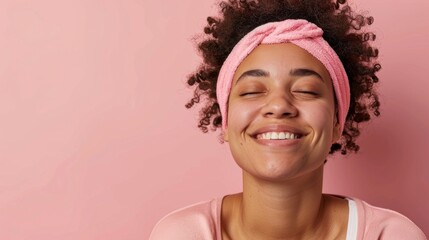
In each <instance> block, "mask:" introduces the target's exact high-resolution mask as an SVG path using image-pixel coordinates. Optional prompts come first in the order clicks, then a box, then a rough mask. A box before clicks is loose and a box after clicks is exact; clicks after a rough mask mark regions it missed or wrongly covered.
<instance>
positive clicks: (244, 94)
mask: <svg viewBox="0 0 429 240" xmlns="http://www.w3.org/2000/svg"><path fill="white" fill-rule="evenodd" d="M259 93H261V92H245V93H241V94H240V97H243V96H246V95H252V94H259Z"/></svg>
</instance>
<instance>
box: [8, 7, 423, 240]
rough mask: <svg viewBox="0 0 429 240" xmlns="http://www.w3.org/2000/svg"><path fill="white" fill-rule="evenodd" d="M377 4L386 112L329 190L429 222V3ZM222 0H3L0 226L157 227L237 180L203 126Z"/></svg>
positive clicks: (17, 231)
mask: <svg viewBox="0 0 429 240" xmlns="http://www.w3.org/2000/svg"><path fill="white" fill-rule="evenodd" d="M354 5H357V6H358V7H359V8H360V9H370V13H371V14H372V15H374V16H375V20H376V21H375V24H374V30H375V31H376V32H377V40H378V46H379V48H380V51H381V61H382V66H383V70H382V71H381V73H380V75H379V76H380V79H381V81H382V84H381V88H380V92H381V100H382V103H383V105H382V116H381V117H380V118H379V119H377V120H375V121H373V122H372V124H370V125H368V127H367V128H366V131H365V132H364V134H363V135H362V137H361V139H360V143H361V147H362V151H361V152H360V153H359V154H358V155H351V156H350V157H348V158H346V159H334V160H331V161H329V162H328V164H327V166H326V169H327V170H326V184H325V191H326V192H330V193H338V194H345V195H350V196H355V197H359V198H363V199H365V200H367V201H368V202H370V203H372V204H374V205H378V206H382V207H387V208H392V209H395V210H397V211H399V212H401V213H403V214H405V215H407V216H409V217H410V218H411V219H413V220H414V221H415V222H416V223H417V224H418V225H419V226H420V227H421V228H422V229H423V231H424V232H425V233H426V234H428V233H429V221H428V217H427V215H428V213H429V205H428V202H429V177H428V170H429V161H428V156H429V143H428V142H429V141H428V135H429V126H428V123H429V107H428V104H427V102H428V101H429V94H428V89H429V81H428V80H427V79H428V77H427V75H428V73H427V71H428V69H429V66H428V60H427V57H428V56H429V44H428V43H429V31H427V30H428V29H429V14H427V9H429V2H428V1H426V0H416V1H413V3H412V4H411V3H409V2H406V1H403V2H397V3H395V4H393V3H392V1H389V0H379V1H369V0H360V1H356V2H355V3H354ZM214 13H216V10H215V8H214V1H197V0H182V1H172V0H171V1H156V0H127V1H113V0H104V1H101V0H99V1H96V0H63V1H57V0H39V1H24V0H0V239H8V240H18V239H19V240H26V239H31V240H34V239H62V240H68V239H70V240H71V239H73V240H75V239H79V240H86V239H87V240H90V239H91V240H94V239H100V240H101V239H103V240H110V239H112V240H113V239H130V240H131V239H133V240H134V239H135V240H137V239H147V238H148V236H149V233H150V231H151V229H152V227H153V225H154V224H155V222H156V221H158V220H159V219H160V218H161V217H162V216H163V215H165V214H166V213H168V212H170V211H171V210H173V209H176V208H178V207H182V206H185V205H188V204H191V203H194V202H198V201H202V200H208V199H211V198H214V197H219V196H222V195H224V194H227V193H233V192H238V191H240V188H241V187H240V185H241V177H240V171H239V169H238V167H236V165H235V163H234V162H233V160H232V159H231V157H230V156H229V154H228V151H227V148H226V147H227V146H226V145H221V144H219V143H218V141H217V133H215V134H202V133H200V131H199V130H198V129H197V128H196V118H197V112H196V111H195V110H191V111H190V110H186V109H185V108H184V104H185V103H186V101H187V100H188V99H189V98H190V96H191V94H192V93H191V91H190V90H188V89H187V88H186V86H185V84H184V83H185V80H186V75H187V74H188V73H190V72H192V71H193V70H194V69H195V67H196V66H197V64H198V62H199V57H198V56H197V54H196V52H195V50H194V48H193V44H192V43H191V38H192V36H194V35H195V34H197V33H200V32H201V30H202V27H203V26H204V24H205V18H206V16H208V15H210V14H214Z"/></svg>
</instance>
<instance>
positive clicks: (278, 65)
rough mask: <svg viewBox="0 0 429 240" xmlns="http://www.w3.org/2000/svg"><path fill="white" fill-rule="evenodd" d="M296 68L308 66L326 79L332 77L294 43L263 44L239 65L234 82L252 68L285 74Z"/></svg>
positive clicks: (323, 67)
mask: <svg viewBox="0 0 429 240" xmlns="http://www.w3.org/2000/svg"><path fill="white" fill-rule="evenodd" d="M294 68H306V69H311V70H314V71H316V72H318V73H319V74H320V75H322V77H323V78H324V79H330V76H329V72H328V70H327V69H326V68H325V66H324V65H323V64H322V63H321V62H320V61H319V60H318V59H317V58H315V57H314V56H313V55H311V54H310V53H309V52H307V51H306V50H305V49H302V48H300V47H298V46H297V45H295V44H293V43H280V44H261V45H259V46H257V47H256V48H255V49H254V50H253V51H252V52H251V53H250V54H249V55H248V56H247V57H246V58H245V59H244V60H243V61H242V62H241V63H240V65H239V66H238V68H237V70H236V71H235V74H234V77H233V83H235V82H236V81H237V79H238V78H239V77H240V75H241V74H242V73H243V72H245V71H248V70H250V69H263V70H265V71H268V72H270V74H272V75H274V76H275V75H283V74H287V73H289V71H290V70H291V69H294Z"/></svg>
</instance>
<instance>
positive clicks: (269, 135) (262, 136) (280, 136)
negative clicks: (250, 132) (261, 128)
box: [256, 132, 298, 140]
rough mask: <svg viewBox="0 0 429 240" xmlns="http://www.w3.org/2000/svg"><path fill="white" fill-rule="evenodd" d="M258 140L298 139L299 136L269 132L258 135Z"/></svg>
mask: <svg viewBox="0 0 429 240" xmlns="http://www.w3.org/2000/svg"><path fill="white" fill-rule="evenodd" d="M256 138H257V139H281V140H282V139H297V138H298V134H294V133H290V132H267V133H262V134H258V135H257V136H256Z"/></svg>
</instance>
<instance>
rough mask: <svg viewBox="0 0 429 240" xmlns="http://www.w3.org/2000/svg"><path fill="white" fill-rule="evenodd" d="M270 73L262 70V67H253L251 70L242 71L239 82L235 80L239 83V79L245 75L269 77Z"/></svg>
mask: <svg viewBox="0 0 429 240" xmlns="http://www.w3.org/2000/svg"><path fill="white" fill-rule="evenodd" d="M269 76H270V73H269V72H267V71H265V70H262V69H252V70H249V71H245V72H244V73H242V74H241V75H240V77H239V78H238V79H237V82H235V84H237V83H238V81H240V79H242V78H245V77H269Z"/></svg>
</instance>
